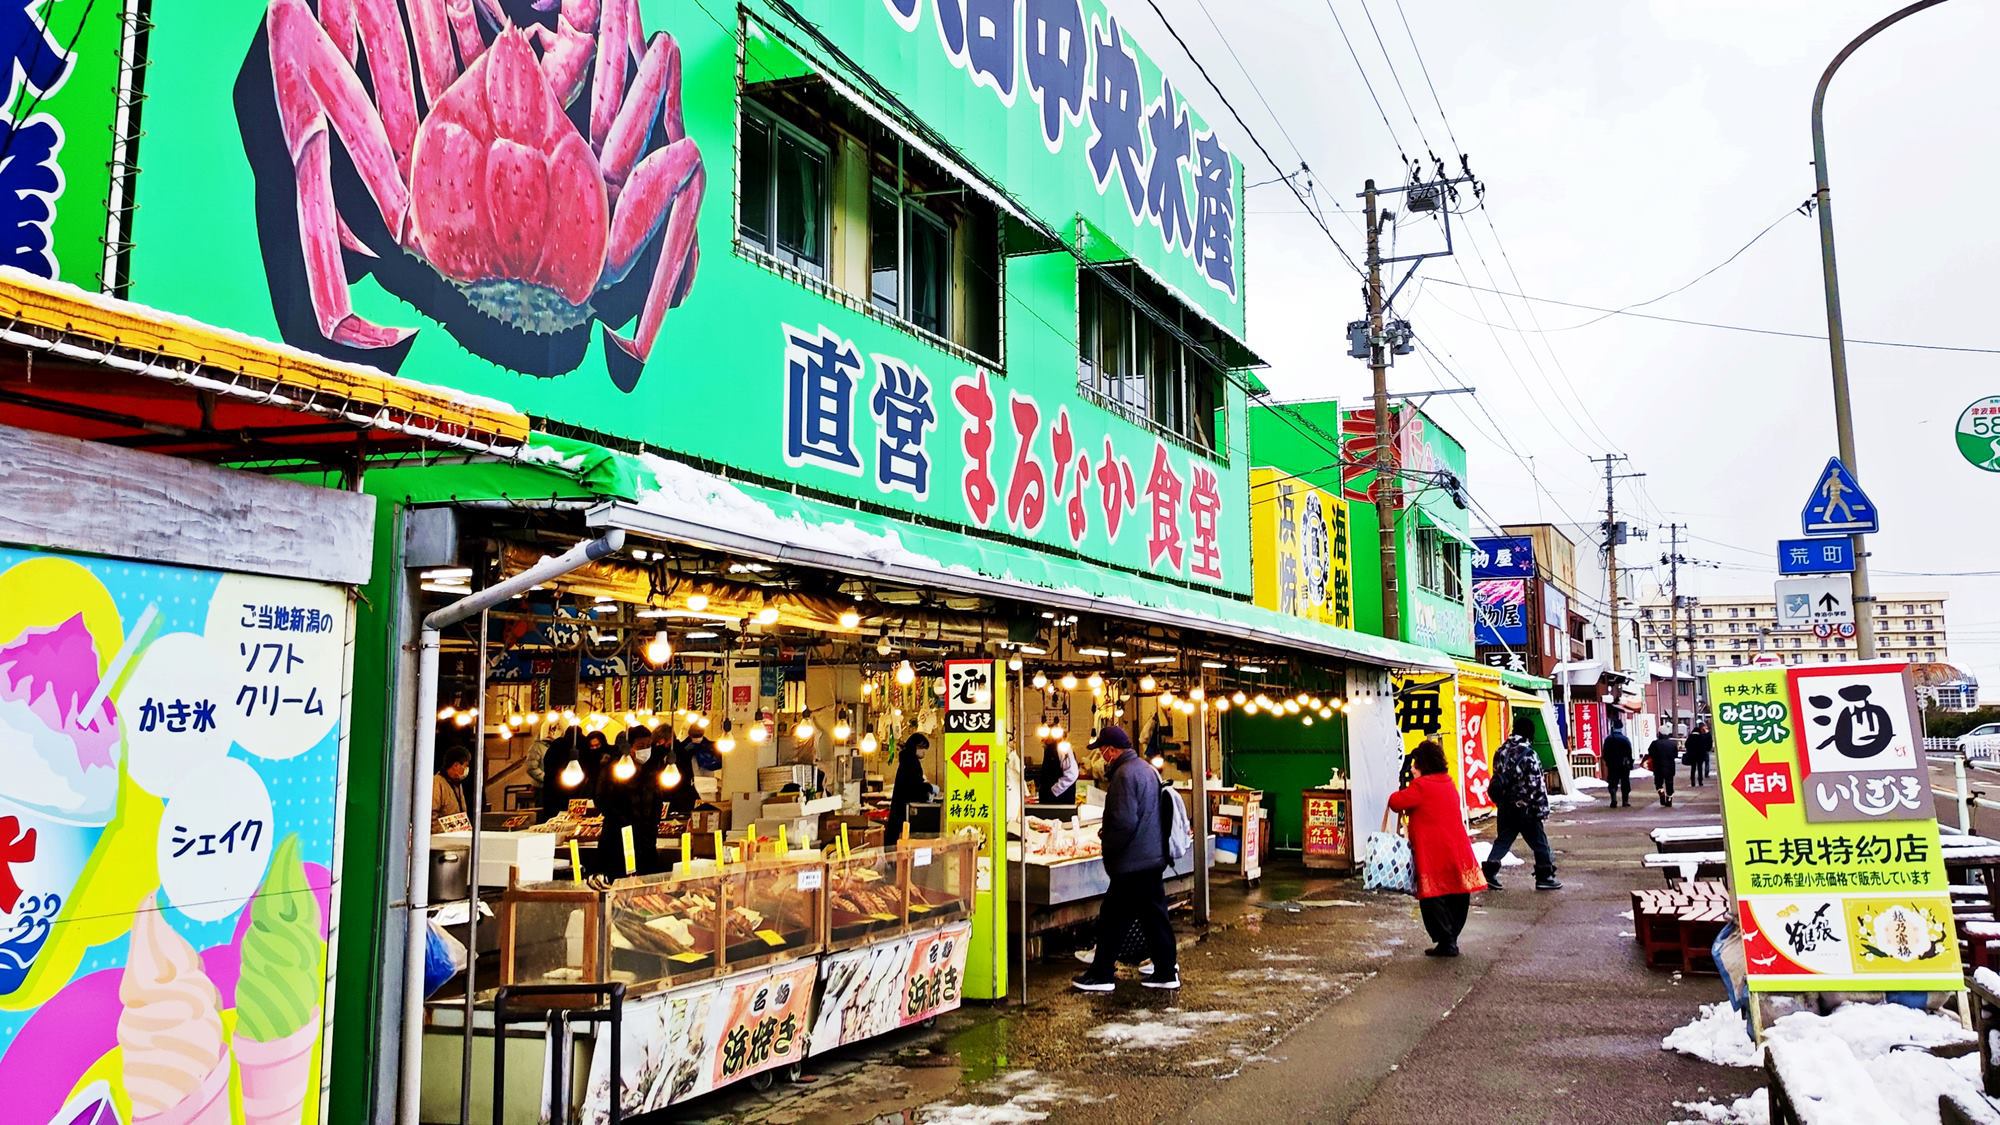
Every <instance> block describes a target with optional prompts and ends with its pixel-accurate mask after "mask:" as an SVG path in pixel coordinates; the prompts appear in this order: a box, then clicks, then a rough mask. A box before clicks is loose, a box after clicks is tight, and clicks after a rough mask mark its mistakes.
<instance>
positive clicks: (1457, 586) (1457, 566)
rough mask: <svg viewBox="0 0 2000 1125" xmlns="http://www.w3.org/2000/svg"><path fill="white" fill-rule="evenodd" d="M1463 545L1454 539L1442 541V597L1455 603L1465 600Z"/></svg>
mask: <svg viewBox="0 0 2000 1125" xmlns="http://www.w3.org/2000/svg"><path fill="white" fill-rule="evenodd" d="M1464 567H1465V545H1464V544H1463V543H1460V542H1459V541H1458V540H1456V539H1450V538H1447V539H1446V540H1445V541H1444V596H1445V597H1447V598H1450V599H1451V600H1452V601H1455V602H1462V601H1464V600H1465V570H1464Z"/></svg>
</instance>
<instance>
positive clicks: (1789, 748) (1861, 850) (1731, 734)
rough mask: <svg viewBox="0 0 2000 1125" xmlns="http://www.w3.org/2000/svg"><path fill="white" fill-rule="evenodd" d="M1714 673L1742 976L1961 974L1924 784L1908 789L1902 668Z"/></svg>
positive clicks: (1873, 987)
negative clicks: (1912, 799) (1745, 969)
mask: <svg viewBox="0 0 2000 1125" xmlns="http://www.w3.org/2000/svg"><path fill="white" fill-rule="evenodd" d="M1709 687H1710V691H1711V693H1712V699H1713V718H1714V720H1715V743H1716V755H1717V766H1718V768H1719V769H1720V771H1721V775H1722V779H1723V789H1722V815H1723V829H1724V834H1725V836H1726V838H1727V841H1728V845H1727V846H1728V856H1729V876H1730V882H1731V885H1732V889H1733V891H1734V893H1735V896H1736V899H1737V908H1738V914H1739V918H1740V924H1741V925H1742V928H1743V934H1744V953H1745V956H1746V958H1747V961H1748V965H1749V975H1750V987H1751V989H1752V990H1753V991H1770V992H1806V991H1871V992H1872V991H1894V990H1925V989H1932V990H1955V989H1957V988H1959V987H1961V986H1962V981H1961V979H1960V977H1959V963H1958V943H1957V938H1956V935H1955V934H1954V932H1953V929H1952V926H1953V922H1952V910H1951V898H1950V894H1949V892H1948V891H1947V889H1946V882H1945V873H1944V862H1943V858H1942V852H1941V851H1940V848H1939V844H1938V829H1937V821H1936V819H1935V817H1934V816H1933V815H1932V813H1931V811H1930V810H1931V803H1930V796H1929V792H1928V786H1924V785H1922V784H1921V781H1920V782H1919V793H1920V797H1919V799H1918V801H1917V805H1918V807H1917V808H1914V809H1913V808H1911V807H1910V805H1909V802H1908V801H1906V800H1905V799H1904V797H1905V793H1906V790H1905V787H1904V783H1903V781H1902V780H1901V779H1902V778H1903V777H1904V776H1905V773H1904V771H1903V769H1902V766H1901V764H1900V762H1901V761H1902V760H1903V755H1904V751H1903V750H1899V749H1898V747H1899V746H1900V745H1901V744H1900V742H1899V739H1902V738H1905V737H1907V735H1906V732H1907V730H1908V729H1909V728H1907V727H1904V726H1903V725H1902V721H1901V720H1900V719H1899V718H1898V717H1897V716H1896V711H1897V710H1898V709H1899V708H1902V707H1903V706H1905V693H1906V691H1907V684H1906V681H1905V677H1904V675H1903V673H1902V671H1901V669H1900V668H1899V667H1897V666H1893V665H1880V664H1862V665H1831V666H1828V667H1825V668H1811V669H1806V668H1791V669H1782V668H1755V669H1742V670H1736V669H1731V670H1728V671H1722V672H1714V673H1711V674H1710V677H1709ZM1863 688H1865V689H1866V690H1865V691H1863V690H1859V689H1863ZM1857 751H1868V753H1867V754H1866V755H1865V756H1864V757H1853V756H1852V755H1853V754H1854V753H1855V752H1857ZM1918 768H1919V769H1921V759H1920V758H1919V759H1918ZM1878 782H1879V783H1880V784H1877V783H1878Z"/></svg>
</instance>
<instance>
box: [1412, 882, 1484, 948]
mask: <svg viewBox="0 0 2000 1125" xmlns="http://www.w3.org/2000/svg"><path fill="white" fill-rule="evenodd" d="M1471 909H1472V896H1471V895H1469V894H1456V895H1433V896H1431V897H1430V898H1420V899H1418V900H1417V912H1418V913H1420V914H1422V915H1423V916H1424V932H1425V933H1427V934H1429V935H1431V942H1432V943H1433V944H1435V945H1440V946H1443V947H1444V948H1446V949H1456V948H1458V934H1459V931H1460V930H1463V929H1465V915H1466V913H1467V912H1468V911H1470V910H1471Z"/></svg>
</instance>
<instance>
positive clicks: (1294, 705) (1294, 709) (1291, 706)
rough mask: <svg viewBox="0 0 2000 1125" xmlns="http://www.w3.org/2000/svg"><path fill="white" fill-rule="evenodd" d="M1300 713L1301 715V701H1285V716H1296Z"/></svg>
mask: <svg viewBox="0 0 2000 1125" xmlns="http://www.w3.org/2000/svg"><path fill="white" fill-rule="evenodd" d="M1298 713H1299V701H1298V700H1296V699H1287V700H1285V714H1287V715H1296V714H1298Z"/></svg>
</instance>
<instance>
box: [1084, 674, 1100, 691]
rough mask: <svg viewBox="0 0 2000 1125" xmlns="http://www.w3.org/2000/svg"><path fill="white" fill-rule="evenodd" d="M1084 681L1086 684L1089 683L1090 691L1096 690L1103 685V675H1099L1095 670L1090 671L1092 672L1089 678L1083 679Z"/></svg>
mask: <svg viewBox="0 0 2000 1125" xmlns="http://www.w3.org/2000/svg"><path fill="white" fill-rule="evenodd" d="M1084 683H1087V684H1089V685H1090V690H1092V691H1096V690H1097V689H1098V688H1101V687H1103V686H1104V677H1103V676H1101V675H1099V674H1098V673H1096V672H1092V673H1091V674H1090V678H1089V679H1087V680H1085V681H1084Z"/></svg>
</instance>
